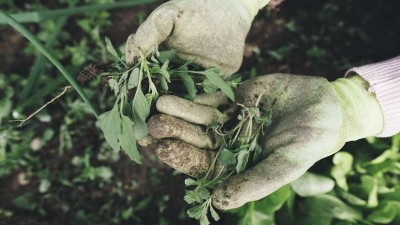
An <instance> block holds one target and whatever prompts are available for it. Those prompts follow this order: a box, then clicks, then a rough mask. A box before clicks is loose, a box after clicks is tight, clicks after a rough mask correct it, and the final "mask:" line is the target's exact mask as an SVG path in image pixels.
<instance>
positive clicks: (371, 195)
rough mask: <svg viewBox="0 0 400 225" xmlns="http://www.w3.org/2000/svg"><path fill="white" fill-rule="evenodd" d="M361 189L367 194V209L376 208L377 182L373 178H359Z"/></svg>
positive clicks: (365, 176)
mask: <svg viewBox="0 0 400 225" xmlns="http://www.w3.org/2000/svg"><path fill="white" fill-rule="evenodd" d="M361 188H362V189H363V190H364V191H365V192H366V193H368V201H367V204H368V206H369V207H376V206H378V181H377V179H376V178H375V177H372V176H368V175H363V176H361Z"/></svg>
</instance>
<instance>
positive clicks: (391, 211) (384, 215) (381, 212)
mask: <svg viewBox="0 0 400 225" xmlns="http://www.w3.org/2000/svg"><path fill="white" fill-rule="evenodd" d="M398 209H400V202H394V201H384V202H382V204H381V205H380V206H379V207H378V208H377V209H375V210H374V211H373V212H372V213H371V214H370V215H369V216H368V218H367V219H368V220H369V221H371V222H374V223H379V224H388V223H390V222H392V221H393V220H394V219H395V217H396V215H397V213H398V212H400V211H398Z"/></svg>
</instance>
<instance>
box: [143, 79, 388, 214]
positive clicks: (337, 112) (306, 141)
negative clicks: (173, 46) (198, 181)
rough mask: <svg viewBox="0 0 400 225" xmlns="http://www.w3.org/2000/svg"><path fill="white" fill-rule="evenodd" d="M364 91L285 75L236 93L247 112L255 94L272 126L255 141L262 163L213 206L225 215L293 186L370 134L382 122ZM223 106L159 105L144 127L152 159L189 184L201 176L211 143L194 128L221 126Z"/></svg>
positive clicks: (215, 102)
mask: <svg viewBox="0 0 400 225" xmlns="http://www.w3.org/2000/svg"><path fill="white" fill-rule="evenodd" d="M368 86H369V85H368V83H367V82H366V81H365V80H363V79H362V78H361V77H359V76H352V77H350V78H343V79H338V80H337V81H335V82H332V83H330V82H328V81H327V80H326V79H324V78H320V77H308V76H296V75H286V74H273V75H267V76H261V77H257V78H255V79H252V80H249V81H246V82H244V83H243V84H242V85H240V86H239V88H238V90H237V101H238V102H240V103H243V104H245V105H246V106H248V107H251V106H255V104H256V101H257V99H258V98H259V96H260V95H261V94H262V96H261V100H260V103H259V107H262V108H264V109H265V110H272V124H271V125H270V126H268V127H266V128H265V135H264V136H263V137H261V139H260V143H259V144H260V146H261V147H262V149H263V153H262V154H263V160H262V161H261V162H259V163H258V164H257V165H255V166H253V167H252V168H250V169H248V170H246V171H244V172H243V173H241V174H238V175H235V176H232V177H230V178H228V179H227V180H226V181H225V182H223V183H222V184H220V185H219V186H217V187H216V189H215V190H214V193H213V204H214V206H215V207H217V208H219V209H231V208H236V207H240V206H242V205H243V204H245V203H246V202H249V201H254V200H258V199H261V198H263V197H265V196H267V195H269V194H271V193H272V192H274V191H275V190H277V189H278V188H280V187H282V186H283V185H286V184H288V183H291V182H292V181H294V180H296V179H297V178H299V177H300V176H301V175H302V174H304V173H305V172H306V171H307V170H308V169H309V168H310V167H311V166H312V165H313V164H314V163H315V162H317V161H318V160H320V159H322V158H324V157H327V156H329V155H331V154H333V153H335V152H337V151H338V150H340V149H341V148H342V147H343V145H344V144H345V143H346V142H347V141H352V140H357V139H360V138H363V137H368V136H372V135H376V134H378V133H379V132H380V131H381V130H382V128H383V116H382V112H381V109H380V106H379V103H378V102H377V100H376V98H375V96H374V95H373V94H372V93H370V92H369V91H368ZM210 100H212V101H210ZM226 103H227V99H226V98H225V97H224V96H223V95H221V94H218V95H217V97H213V96H201V97H200V99H197V100H196V102H195V103H193V102H189V101H186V100H184V99H180V98H178V97H175V96H163V97H161V98H160V99H159V100H158V102H157V109H158V110H159V111H160V112H162V113H165V114H168V115H165V114H163V115H157V116H155V117H153V118H151V119H150V121H149V124H148V125H149V131H150V134H151V135H153V136H154V137H155V138H158V139H161V140H159V141H158V144H157V145H156V146H155V148H156V154H157V156H158V157H159V158H160V159H161V160H163V161H164V162H166V163H167V164H169V165H170V166H172V167H174V168H175V169H177V170H180V171H182V172H184V173H187V174H189V175H191V176H201V175H204V173H205V171H206V170H207V169H208V166H209V165H210V162H211V160H212V158H213V157H214V155H215V151H214V152H213V150H214V149H217V147H218V145H219V142H218V139H217V138H215V136H213V134H205V133H204V128H203V127H201V126H200V125H207V124H209V123H211V122H224V121H226V120H227V119H228V118H229V115H230V114H229V113H224V112H221V111H220V110H218V109H225V108H227V107H222V106H223V105H225V104H226ZM228 108H229V107H228ZM195 124H197V125H195ZM202 149H208V150H202Z"/></svg>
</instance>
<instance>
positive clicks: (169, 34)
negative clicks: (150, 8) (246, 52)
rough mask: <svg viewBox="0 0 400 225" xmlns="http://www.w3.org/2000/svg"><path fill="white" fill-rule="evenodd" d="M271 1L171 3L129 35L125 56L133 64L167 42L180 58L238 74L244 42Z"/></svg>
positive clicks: (186, 0) (174, 0)
mask: <svg viewBox="0 0 400 225" xmlns="http://www.w3.org/2000/svg"><path fill="white" fill-rule="evenodd" d="M269 1H270V0H213V1H209V0H172V1H169V2H167V3H164V4H162V5H161V6H160V7H158V8H157V9H156V10H155V11H154V12H153V13H152V14H151V15H150V16H149V17H148V18H147V20H146V21H145V22H144V23H143V24H142V25H141V26H140V27H139V29H138V30H137V31H136V34H134V35H131V36H129V38H128V40H127V43H126V47H125V57H126V61H127V63H128V64H132V63H133V62H134V61H135V59H136V58H138V57H139V56H140V54H139V52H138V51H139V50H141V51H142V52H147V51H148V50H151V49H154V48H157V47H158V46H159V45H160V44H161V43H163V42H164V43H165V44H166V47H168V48H169V49H175V50H176V51H177V55H178V57H180V58H181V59H184V60H194V62H195V63H197V64H198V65H200V66H203V67H205V68H209V67H217V68H221V69H222V70H223V71H224V72H225V73H227V74H233V73H234V72H236V71H237V70H238V69H239V67H240V65H241V63H242V58H243V49H244V43H245V39H246V36H247V33H248V31H249V29H250V26H251V22H252V21H253V19H254V16H255V15H256V14H257V12H258V10H259V9H260V8H261V7H263V6H265V5H266V4H267V3H268V2H269Z"/></svg>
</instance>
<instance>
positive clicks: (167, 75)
mask: <svg viewBox="0 0 400 225" xmlns="http://www.w3.org/2000/svg"><path fill="white" fill-rule="evenodd" d="M168 64H169V60H167V61H165V62H164V64H163V65H162V66H161V70H160V73H161V74H162V75H163V76H164V77H165V79H166V80H167V81H168V83H170V82H171V80H170V79H171V78H170V77H171V75H170V74H169V72H168V70H167V69H168Z"/></svg>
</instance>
